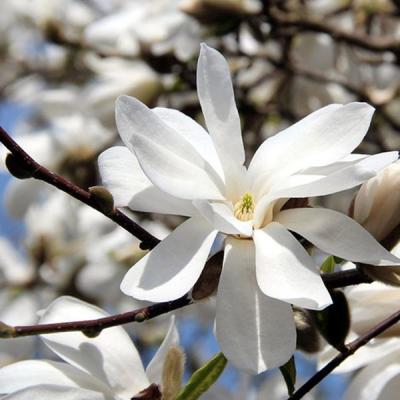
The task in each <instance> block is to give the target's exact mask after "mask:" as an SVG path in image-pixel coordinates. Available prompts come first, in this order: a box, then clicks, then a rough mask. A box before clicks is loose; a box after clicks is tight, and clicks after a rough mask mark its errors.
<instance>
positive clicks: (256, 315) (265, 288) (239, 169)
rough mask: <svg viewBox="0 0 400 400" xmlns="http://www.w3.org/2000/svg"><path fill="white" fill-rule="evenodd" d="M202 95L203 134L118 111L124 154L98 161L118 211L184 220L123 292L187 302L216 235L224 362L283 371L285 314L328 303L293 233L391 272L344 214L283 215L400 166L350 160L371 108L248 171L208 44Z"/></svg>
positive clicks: (311, 119)
mask: <svg viewBox="0 0 400 400" xmlns="http://www.w3.org/2000/svg"><path fill="white" fill-rule="evenodd" d="M197 90H198V95H199V99H200V104H201V107H202V110H203V113H204V117H205V121H206V124H207V128H208V130H209V133H210V135H208V134H207V132H206V131H205V130H204V129H203V128H202V127H201V126H200V125H198V124H197V123H196V122H195V121H193V120H191V119H190V118H188V117H187V116H185V115H184V114H182V113H180V112H179V111H176V110H171V109H165V108H154V109H152V110H150V109H149V108H147V107H146V106H145V105H144V104H142V103H141V102H139V101H138V100H136V99H134V98H130V97H126V96H123V97H120V98H119V100H118V102H117V107H116V119H117V125H118V129H119V133H120V135H121V138H122V140H123V141H124V143H125V145H126V146H127V147H113V148H111V149H108V150H107V151H105V152H104V153H102V154H101V156H100V158H99V165H100V170H101V174H102V178H103V182H104V184H105V185H106V186H107V187H108V188H109V189H110V191H111V192H112V194H113V195H114V198H115V203H116V206H118V207H121V206H129V207H130V208H131V209H133V210H138V211H144V212H158V213H168V214H179V215H185V216H188V217H190V218H189V219H188V220H187V221H185V222H184V223H183V224H182V225H180V226H179V227H178V228H177V229H176V230H175V231H173V232H172V233H171V234H170V235H169V236H168V237H167V238H166V239H165V240H164V241H163V242H161V243H160V244H159V245H158V246H157V247H156V248H155V249H154V250H152V251H151V252H150V253H149V254H148V255H147V256H145V257H144V258H143V259H141V260H140V261H139V262H138V263H137V264H136V265H135V267H134V268H132V269H131V270H130V271H129V272H128V273H127V275H126V276H125V278H124V280H123V282H122V285H121V289H122V291H123V292H125V293H126V294H128V295H131V296H133V297H135V298H138V299H142V300H150V301H155V302H158V301H167V300H172V299H176V298H178V297H180V296H182V295H184V294H185V293H186V292H188V291H189V290H190V289H191V288H192V287H193V285H194V283H195V282H196V281H197V279H198V278H199V276H200V274H201V271H202V269H203V266H204V264H205V262H206V260H207V257H208V256H209V253H210V249H211V247H212V245H213V243H214V240H215V238H216V237H217V234H218V232H222V233H223V234H225V235H226V240H225V256H224V262H223V270H222V274H221V278H220V283H219V287H218V294H217V308H216V314H217V315H216V333H217V337H218V341H219V344H220V346H221V349H222V351H223V352H224V353H225V355H226V356H227V358H228V359H229V360H230V361H232V362H233V363H234V364H235V365H237V366H238V367H240V368H243V369H245V370H247V371H251V372H257V373H258V372H261V371H264V370H265V369H267V368H272V367H276V366H279V365H281V364H283V363H284V362H285V361H287V360H288V359H289V358H290V356H291V355H292V354H293V352H294V350H295V344H296V333H295V327H294V322H293V317H292V309H291V304H294V305H296V306H299V307H305V308H310V309H322V308H324V307H326V306H327V305H329V304H330V303H331V298H330V296H329V293H328V292H327V290H326V288H325V286H324V284H323V282H322V280H321V277H320V275H319V272H318V269H317V268H316V265H315V264H314V262H313V260H312V259H311V257H310V256H309V255H308V253H307V252H306V251H305V249H304V248H303V247H302V246H301V245H300V244H299V242H298V241H297V240H296V239H295V237H294V236H293V235H292V234H291V233H290V232H289V231H288V230H292V231H294V232H296V233H298V234H300V235H302V236H304V237H305V238H306V239H307V240H309V241H310V242H312V243H314V244H315V245H316V246H317V247H319V248H320V249H322V250H324V251H326V252H328V253H330V254H334V255H337V256H339V257H342V258H344V259H349V260H353V261H359V262H365V263H371V264H393V263H396V262H397V261H398V259H397V258H396V257H394V256H393V255H391V254H390V253H388V252H387V251H386V250H385V249H384V248H383V247H381V246H380V245H379V244H378V243H377V242H376V241H375V239H373V237H372V236H371V235H370V234H369V233H368V232H367V231H366V230H364V229H363V228H362V227H361V226H360V225H358V224H357V223H356V222H354V221H353V220H352V219H350V218H349V217H347V216H345V215H342V214H340V213H338V212H335V211H331V210H324V209H312V208H297V209H286V210H284V209H283V208H282V207H283V205H284V204H285V203H286V201H287V200H288V198H291V197H297V198H304V197H308V196H318V195H325V194H330V193H333V192H337V191H341V190H344V189H348V188H350V187H353V186H356V185H359V184H360V183H362V182H363V181H365V180H366V179H368V178H370V177H371V176H374V175H375V173H376V171H378V170H380V169H381V168H382V167H384V166H385V165H387V164H389V163H391V162H393V161H394V160H395V159H397V152H389V153H382V154H377V155H373V156H370V157H367V156H364V155H349V153H350V152H351V151H353V150H354V149H355V148H356V147H357V146H358V145H359V144H360V142H361V140H362V139H363V137H364V135H365V133H366V131H367V129H368V127H369V124H370V120H371V116H372V113H373V109H372V107H370V106H369V105H367V104H364V103H351V104H348V105H345V106H343V105H339V104H332V105H329V106H327V107H324V108H322V109H320V110H318V111H316V112H314V113H312V114H310V115H309V116H307V117H306V118H304V119H303V120H301V121H299V122H298V123H296V124H294V125H293V126H291V127H289V128H288V129H286V130H284V131H282V132H280V133H279V134H278V135H276V136H274V137H271V138H269V139H267V140H266V141H265V142H264V143H263V144H262V145H261V146H260V148H259V149H258V151H257V152H256V154H255V155H254V157H253V159H252V160H251V162H250V165H249V167H248V168H246V167H245V166H243V164H244V148H243V143H242V136H241V128H240V119H239V114H238V111H237V109H236V106H235V101H234V96H233V89H232V83H231V80H230V75H229V70H228V66H227V64H226V61H225V59H224V58H223V57H222V55H221V54H219V53H218V52H217V51H216V50H213V49H211V48H209V47H207V46H205V45H203V47H202V50H201V54H200V57H199V63H198V70H197Z"/></svg>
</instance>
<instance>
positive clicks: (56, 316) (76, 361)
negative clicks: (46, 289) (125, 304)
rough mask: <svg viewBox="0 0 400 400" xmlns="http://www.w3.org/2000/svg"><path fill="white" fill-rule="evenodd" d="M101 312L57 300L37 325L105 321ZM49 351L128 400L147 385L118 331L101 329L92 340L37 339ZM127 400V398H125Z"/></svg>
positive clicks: (75, 335) (69, 335)
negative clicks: (102, 319)
mask: <svg viewBox="0 0 400 400" xmlns="http://www.w3.org/2000/svg"><path fill="white" fill-rule="evenodd" d="M107 316H109V314H107V313H106V312H105V311H103V310H101V309H100V308H98V307H95V306H92V305H90V304H88V303H85V302H83V301H81V300H78V299H74V298H72V297H60V298H58V299H57V300H55V301H54V302H53V303H52V304H50V306H49V307H48V308H47V309H46V311H45V312H44V314H43V316H42V318H41V319H40V323H42V324H48V323H55V322H61V321H63V322H67V321H75V320H87V319H97V318H102V317H107ZM41 337H42V339H43V340H44V342H45V343H46V345H47V346H48V347H50V349H51V350H53V351H54V352H55V353H56V354H58V355H59V356H60V357H61V358H63V359H64V360H66V361H67V362H69V363H70V364H72V365H74V366H75V367H77V368H80V369H82V370H83V371H85V372H87V373H89V374H91V375H93V376H94V377H96V378H98V379H99V380H100V381H101V382H103V383H104V384H105V385H107V386H108V387H110V388H111V389H112V391H113V392H114V393H116V394H118V395H119V396H121V397H127V398H130V397H132V396H133V394H136V393H138V392H139V391H140V390H142V389H144V388H145V387H147V386H148V385H149V382H148V380H147V377H146V374H145V372H144V368H143V365H142V362H141V360H140V357H139V354H138V352H137V350H136V348H135V346H134V345H133V343H132V341H131V339H130V338H129V335H128V334H127V333H126V331H125V330H124V329H123V328H122V327H121V326H118V327H114V328H109V329H105V330H104V331H103V332H101V334H100V335H99V336H97V337H95V338H92V339H90V338H88V337H87V336H85V335H84V334H83V333H81V332H65V333H56V334H47V335H41ZM129 396H130V397H129Z"/></svg>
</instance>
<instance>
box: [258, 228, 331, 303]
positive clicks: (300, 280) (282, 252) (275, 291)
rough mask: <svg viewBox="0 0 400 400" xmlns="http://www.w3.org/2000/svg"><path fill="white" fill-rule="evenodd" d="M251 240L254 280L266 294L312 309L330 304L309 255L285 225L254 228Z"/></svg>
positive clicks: (326, 292)
mask: <svg viewBox="0 0 400 400" xmlns="http://www.w3.org/2000/svg"><path fill="white" fill-rule="evenodd" d="M254 244H255V247H256V273H257V274H256V275H257V282H258V285H259V286H260V289H261V290H262V291H263V292H264V293H265V294H266V295H267V296H270V297H273V298H274V299H278V300H283V301H286V302H288V303H291V304H294V305H296V306H298V307H304V308H309V309H312V310H321V309H323V308H325V307H327V306H328V305H330V304H332V300H331V297H330V295H329V293H328V291H327V289H326V287H325V285H324V283H323V282H322V279H321V276H320V274H319V271H318V269H317V267H316V265H315V263H314V261H313V259H312V258H311V257H310V256H309V255H308V253H307V252H306V251H305V249H304V248H303V246H302V245H301V244H300V243H299V242H298V241H297V240H296V238H295V237H294V236H293V235H292V234H291V233H289V232H288V231H287V229H286V228H285V227H283V226H282V225H280V224H278V223H276V222H273V223H271V224H269V225H267V227H266V228H265V229H263V230H255V231H254Z"/></svg>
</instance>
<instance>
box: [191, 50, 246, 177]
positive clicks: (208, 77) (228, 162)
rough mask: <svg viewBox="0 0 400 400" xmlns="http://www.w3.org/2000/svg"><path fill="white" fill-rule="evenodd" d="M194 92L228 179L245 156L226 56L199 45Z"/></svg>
mask: <svg viewBox="0 0 400 400" xmlns="http://www.w3.org/2000/svg"><path fill="white" fill-rule="evenodd" d="M197 93H198V96H199V100H200V105H201V108H202V110H203V114H204V118H205V120H206V124H207V128H208V131H209V132H210V135H211V137H212V140H213V142H214V144H215V147H216V149H217V153H218V156H219V158H220V160H221V162H222V165H223V168H224V173H225V180H226V182H227V181H229V180H230V179H232V178H230V177H233V176H234V175H235V173H236V170H237V169H239V168H240V167H241V166H242V165H243V163H244V159H245V154H244V147H243V140H242V133H241V127H240V118H239V113H238V111H237V108H236V104H235V98H234V93H233V87H232V81H231V77H230V72H229V67H228V64H227V62H226V60H225V58H224V57H223V56H222V55H221V54H220V53H219V52H218V51H217V50H214V49H212V48H210V47H208V46H207V45H205V44H202V45H201V50H200V56H199V61H198V65H197Z"/></svg>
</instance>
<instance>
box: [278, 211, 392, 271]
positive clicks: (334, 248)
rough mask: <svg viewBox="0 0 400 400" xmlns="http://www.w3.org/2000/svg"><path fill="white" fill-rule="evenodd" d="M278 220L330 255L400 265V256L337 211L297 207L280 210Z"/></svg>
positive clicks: (366, 261) (378, 263)
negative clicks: (392, 252)
mask: <svg viewBox="0 0 400 400" xmlns="http://www.w3.org/2000/svg"><path fill="white" fill-rule="evenodd" d="M275 220H276V221H277V222H279V223H280V224H282V225H284V226H286V228H288V229H290V230H292V231H294V232H296V233H298V234H299V235H301V236H303V237H305V238H306V239H307V240H309V241H310V242H311V243H313V244H314V245H315V246H317V247H318V248H319V249H321V250H323V251H325V252H326V253H328V254H333V255H335V256H338V257H341V258H343V259H345V260H349V261H355V262H362V263H366V264H372V265H400V259H398V258H397V257H395V256H394V255H392V254H391V253H389V252H388V251H387V250H386V249H385V248H384V247H382V246H381V245H380V244H379V243H378V242H377V241H376V240H375V239H374V238H373V237H372V236H371V234H370V233H369V232H368V231H367V230H365V229H364V228H363V227H362V226H361V225H359V224H358V223H357V222H355V221H354V220H353V219H351V218H349V217H347V216H346V215H344V214H341V213H339V212H337V211H333V210H327V209H322V208H294V209H291V210H284V211H282V212H280V213H279V214H278V215H277V217H276V218H275ZM399 268H400V267H399Z"/></svg>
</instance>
